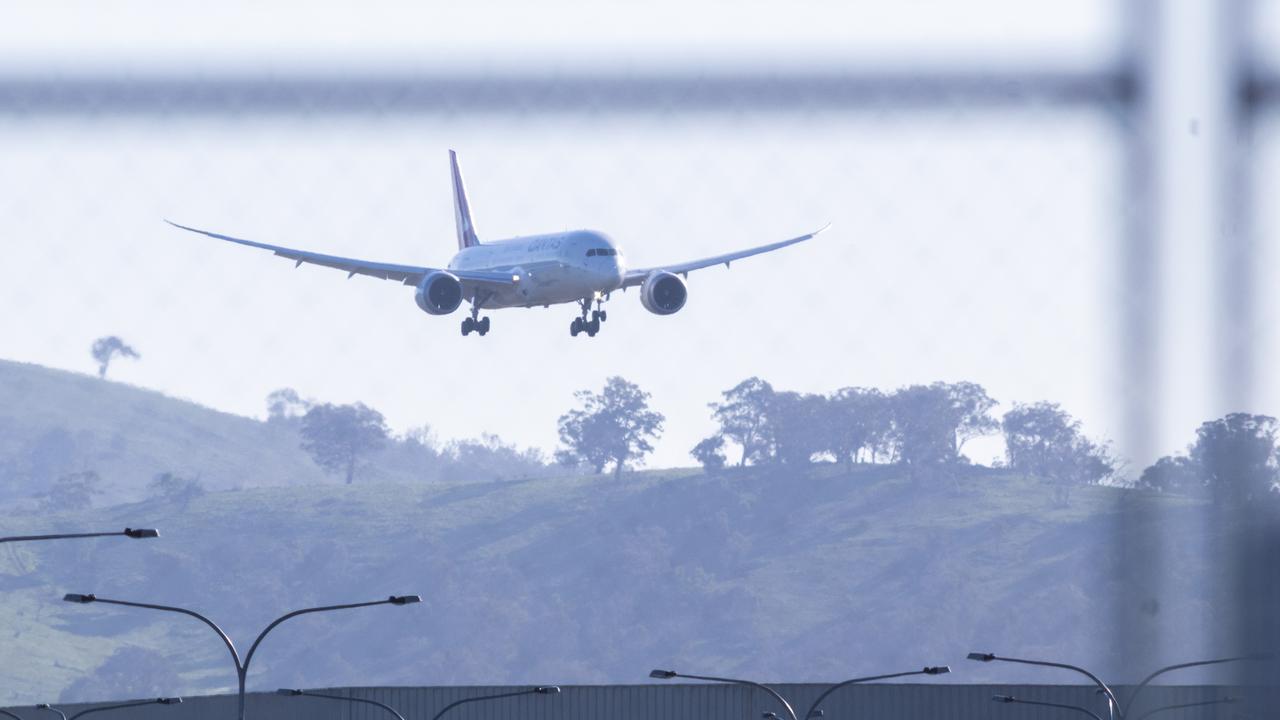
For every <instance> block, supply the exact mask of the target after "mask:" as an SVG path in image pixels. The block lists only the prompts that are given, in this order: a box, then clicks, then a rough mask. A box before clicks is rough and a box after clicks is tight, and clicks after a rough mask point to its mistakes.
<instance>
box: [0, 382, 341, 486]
mask: <svg viewBox="0 0 1280 720" xmlns="http://www.w3.org/2000/svg"><path fill="white" fill-rule="evenodd" d="M81 470H95V471H96V472H98V473H99V474H100V475H101V476H102V478H103V483H104V490H105V491H106V493H107V495H105V496H104V498H103V500H104V502H111V501H116V502H119V501H120V500H124V499H137V498H138V497H141V491H142V489H143V488H144V487H145V485H146V483H147V482H148V481H150V480H151V478H152V477H153V476H154V475H155V474H157V473H161V472H174V473H178V474H182V475H184V476H186V477H196V476H199V477H200V479H201V481H202V482H203V483H204V484H205V485H206V487H209V488H211V489H220V488H221V489H225V488H231V487H240V486H259V485H288V484H294V483H313V482H318V481H320V480H322V479H323V476H322V475H321V472H320V470H319V469H318V468H317V467H316V466H315V464H314V463H312V462H311V460H310V459H309V458H308V457H307V456H306V455H305V454H304V453H303V452H302V451H301V450H300V449H299V448H298V443H297V439H296V436H294V435H293V434H292V433H288V432H279V428H274V427H272V426H270V425H268V424H267V423H263V422H260V421H257V420H254V419H251V418H245V417H240V416H237V415H230V414H227V413H222V412H218V411H216V410H211V409H209V408H206V407H203V406H200V405H197V404H195V403H192V402H187V401H184V400H178V399H174V398H171V397H167V396H165V395H162V394H160V393H157V392H153V391H150V390H144V389H141V388H137V387H134V386H131V385H125V384H121V383H115V382H110V381H105V380H101V379H99V378H96V377H92V376H89V375H82V374H78V373H71V372H66V371H62V370H53V369H50V368H45V367H41V366H38V365H31V364H24V363H15V362H10V361H4V360H0V499H3V498H8V499H13V498H17V497H23V496H28V495H31V494H35V493H39V492H43V491H44V490H46V489H47V486H48V483H49V481H50V480H51V479H53V478H55V477H57V476H58V475H61V474H64V473H66V472H78V471H81Z"/></svg>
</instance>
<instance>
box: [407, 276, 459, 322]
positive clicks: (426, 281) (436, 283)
mask: <svg viewBox="0 0 1280 720" xmlns="http://www.w3.org/2000/svg"><path fill="white" fill-rule="evenodd" d="M413 299H414V300H416V301H417V303H418V307H420V308H422V309H423V310H424V311H426V312H427V313H429V314H431V315H448V314H449V313H451V312H453V311H454V310H457V309H458V306H459V305H461V304H462V283H461V282H459V281H458V278H457V276H455V275H452V274H450V273H447V272H442V271H440V270H436V271H435V272H431V273H427V276H426V277H424V278H422V282H420V283H418V291H417V292H416V293H414V296H413Z"/></svg>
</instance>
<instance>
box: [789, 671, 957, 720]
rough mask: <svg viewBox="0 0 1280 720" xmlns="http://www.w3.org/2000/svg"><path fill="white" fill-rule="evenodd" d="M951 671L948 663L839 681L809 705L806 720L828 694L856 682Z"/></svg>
mask: <svg viewBox="0 0 1280 720" xmlns="http://www.w3.org/2000/svg"><path fill="white" fill-rule="evenodd" d="M949 672H951V668H950V667H947V666H946V665H939V666H937V667H927V668H924V669H923V670H912V671H910V672H900V673H890V674H888V675H871V676H869V677H860V678H853V679H851V680H845V681H844V682H838V683H836V684H835V685H832V686H831V687H829V688H827V689H826V691H825V692H823V693H822V694H821V695H819V696H818V699H817V700H814V701H813V704H812V705H810V706H809V710H808V712H806V713H805V714H804V716H805V720H808V719H809V718H811V717H813V714H814V713H815V712H817V710H818V706H819V705H821V704H822V701H823V700H826V699H827V696H828V695H830V694H831V693H833V692H835V691H837V690H839V689H840V688H842V687H845V686H847V685H853V684H855V683H865V682H875V681H876V680H889V679H891V678H899V677H908V676H910V675H943V674H946V673H949Z"/></svg>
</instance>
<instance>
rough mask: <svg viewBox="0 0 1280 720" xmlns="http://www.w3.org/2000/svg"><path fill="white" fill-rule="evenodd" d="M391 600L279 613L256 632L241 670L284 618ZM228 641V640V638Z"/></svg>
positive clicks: (386, 603) (384, 601) (383, 603)
mask: <svg viewBox="0 0 1280 720" xmlns="http://www.w3.org/2000/svg"><path fill="white" fill-rule="evenodd" d="M392 602H393V601H392V600H390V599H388V600H374V601H372V602H361V603H348V604H346V605H325V606H324V607H313V608H305V609H303V610H294V611H293V612H291V613H286V614H284V615H281V616H280V617H278V618H276V619H275V620H272V621H271V624H270V625H268V626H266V627H265V628H263V630H262V632H260V633H258V637H257V638H256V639H254V641H253V644H252V645H250V646H249V652H248V653H246V654H245V656H244V664H243V665H241V666H240V667H241V669H242V672H246V673H247V672H248V671H249V663H250V662H252V661H253V654H254V653H255V652H257V650H258V646H259V645H261V644H262V641H263V639H264V638H266V637H267V634H268V633H270V632H271V631H272V630H275V629H276V626H278V625H279V624H280V623H282V622H284V621H286V620H289V619H291V618H296V617H298V616H299V615H308V614H310V613H318V612H328V611H329V610H350V609H351V608H362V607H369V606H371V605H390V604H392ZM210 624H212V623H210ZM228 642H230V641H229V640H228Z"/></svg>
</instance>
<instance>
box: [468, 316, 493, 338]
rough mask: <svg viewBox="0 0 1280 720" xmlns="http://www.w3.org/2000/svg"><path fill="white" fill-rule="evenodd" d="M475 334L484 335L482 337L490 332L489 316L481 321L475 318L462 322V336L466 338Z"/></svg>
mask: <svg viewBox="0 0 1280 720" xmlns="http://www.w3.org/2000/svg"><path fill="white" fill-rule="evenodd" d="M473 332H474V333H475V334H477V335H482V336H483V335H484V334H485V333H487V332H489V316H488V315H486V316H484V317H483V318H481V319H480V320H476V319H475V318H467V319H466V320H463V321H462V336H463V337H466V336H468V335H470V334H471V333H473Z"/></svg>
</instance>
